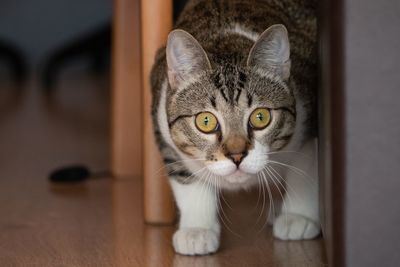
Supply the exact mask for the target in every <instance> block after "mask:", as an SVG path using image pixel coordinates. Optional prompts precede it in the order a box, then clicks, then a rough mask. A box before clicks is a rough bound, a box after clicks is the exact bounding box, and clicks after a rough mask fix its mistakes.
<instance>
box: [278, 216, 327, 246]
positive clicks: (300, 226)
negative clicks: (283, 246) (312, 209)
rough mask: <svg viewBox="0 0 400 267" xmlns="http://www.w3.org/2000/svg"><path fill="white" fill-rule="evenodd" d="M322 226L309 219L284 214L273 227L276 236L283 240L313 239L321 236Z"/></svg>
mask: <svg viewBox="0 0 400 267" xmlns="http://www.w3.org/2000/svg"><path fill="white" fill-rule="evenodd" d="M319 232H320V225H319V224H317V223H315V222H314V221H312V220H310V219H308V218H307V217H304V216H301V215H298V214H292V213H283V214H281V215H279V217H278V218H276V220H275V222H274V226H273V233H274V236H275V237H276V238H278V239H281V240H303V239H312V238H315V237H317V236H318V235H319Z"/></svg>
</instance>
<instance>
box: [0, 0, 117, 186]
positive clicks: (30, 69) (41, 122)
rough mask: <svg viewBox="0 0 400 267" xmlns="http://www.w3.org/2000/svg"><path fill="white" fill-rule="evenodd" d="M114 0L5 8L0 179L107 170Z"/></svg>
mask: <svg viewBox="0 0 400 267" xmlns="http://www.w3.org/2000/svg"><path fill="white" fill-rule="evenodd" d="M111 19H112V1H111V0H86V1H67V0H56V1H54V0H36V1H22V0H13V1H11V0H6V1H2V2H1V4H0V179H5V177H10V175H12V177H14V179H16V178H17V177H16V176H24V175H26V174H28V173H34V174H35V176H39V177H43V179H45V177H46V176H47V174H48V172H49V171H50V170H51V169H52V168H55V167H57V166H60V165H64V164H74V163H84V164H87V165H88V166H89V167H91V168H93V169H96V170H97V169H102V170H103V169H109V128H110V123H109V113H110V112H109V111H110V110H109V109H110V107H109V104H110V97H109V96H110V92H109V91H110V48H111Z"/></svg>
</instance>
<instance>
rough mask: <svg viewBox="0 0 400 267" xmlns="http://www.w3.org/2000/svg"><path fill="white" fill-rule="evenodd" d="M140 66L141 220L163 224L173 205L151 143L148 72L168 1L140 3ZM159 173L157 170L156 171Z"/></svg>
mask: <svg viewBox="0 0 400 267" xmlns="http://www.w3.org/2000/svg"><path fill="white" fill-rule="evenodd" d="M141 18H142V21H141V33H142V64H143V65H142V66H143V122H144V124H143V125H144V128H143V129H144V132H143V140H144V142H143V145H144V148H143V160H144V164H143V171H144V218H145V221H146V222H147V223H154V224H165V223H171V222H173V221H174V219H175V211H174V204H173V201H172V199H173V198H172V194H171V190H170V188H169V184H168V179H167V177H165V172H164V171H163V170H162V169H163V163H162V160H161V157H160V154H159V151H158V148H157V145H156V144H155V140H154V135H153V127H152V123H151V116H150V105H151V89H150V83H149V82H150V80H149V79H150V78H149V75H150V70H151V67H152V65H153V62H154V56H155V53H156V51H157V50H158V48H160V47H161V46H162V45H165V42H166V40H167V36H168V33H169V31H170V30H171V28H172V0H144V1H142V2H141ZM160 170H161V171H160Z"/></svg>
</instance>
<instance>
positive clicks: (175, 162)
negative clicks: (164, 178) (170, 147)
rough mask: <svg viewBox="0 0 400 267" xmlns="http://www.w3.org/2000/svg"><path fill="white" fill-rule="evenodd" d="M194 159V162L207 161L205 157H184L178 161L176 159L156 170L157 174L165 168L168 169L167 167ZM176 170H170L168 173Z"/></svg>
mask: <svg viewBox="0 0 400 267" xmlns="http://www.w3.org/2000/svg"><path fill="white" fill-rule="evenodd" d="M192 161H193V162H198V161H206V160H205V159H184V160H178V161H174V162H171V163H167V164H165V163H164V164H163V166H162V167H161V168H159V169H158V170H157V171H156V174H159V173H160V172H162V171H163V170H165V169H167V168H169V167H171V166H174V165H176V164H181V163H185V162H192ZM174 172H175V170H174V171H172V172H169V173H168V175H169V174H170V173H174Z"/></svg>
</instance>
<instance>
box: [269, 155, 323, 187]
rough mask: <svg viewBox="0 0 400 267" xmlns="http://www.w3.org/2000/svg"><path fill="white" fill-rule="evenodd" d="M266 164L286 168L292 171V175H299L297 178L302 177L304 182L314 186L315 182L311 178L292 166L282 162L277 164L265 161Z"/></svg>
mask: <svg viewBox="0 0 400 267" xmlns="http://www.w3.org/2000/svg"><path fill="white" fill-rule="evenodd" d="M268 163H272V164H276V165H279V166H281V167H286V168H288V169H289V170H291V171H293V172H294V173H296V174H299V177H302V178H303V179H305V181H307V182H308V183H309V185H311V186H315V181H314V180H313V179H312V178H311V176H309V175H308V174H307V173H306V172H305V171H303V170H302V169H300V168H297V167H295V166H293V165H289V164H286V163H282V162H279V161H275V160H269V159H268V160H267V164H268Z"/></svg>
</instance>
